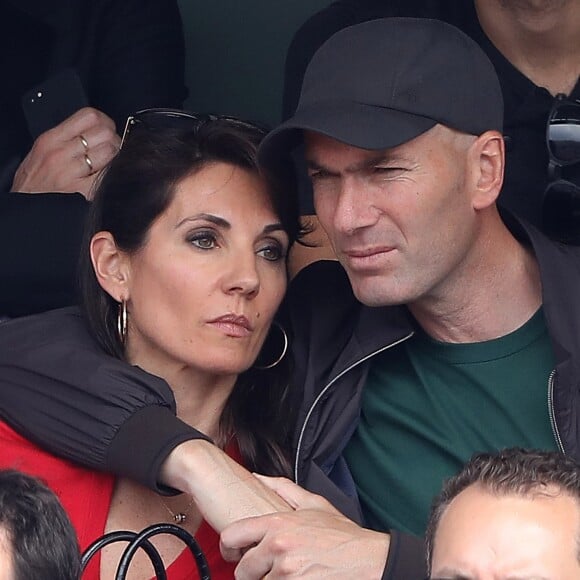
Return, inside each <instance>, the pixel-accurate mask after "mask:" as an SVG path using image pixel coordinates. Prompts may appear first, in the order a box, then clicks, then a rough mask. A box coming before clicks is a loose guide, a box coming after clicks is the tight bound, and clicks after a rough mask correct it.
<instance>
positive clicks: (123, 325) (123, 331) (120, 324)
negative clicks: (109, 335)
mask: <svg viewBox="0 0 580 580" xmlns="http://www.w3.org/2000/svg"><path fill="white" fill-rule="evenodd" d="M127 323H128V316H127V302H126V301H125V300H121V302H119V308H118V310H117V335H118V336H119V340H120V341H121V344H122V345H123V346H124V345H125V342H126V340H127Z"/></svg>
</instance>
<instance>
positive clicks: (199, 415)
mask: <svg viewBox="0 0 580 580" xmlns="http://www.w3.org/2000/svg"><path fill="white" fill-rule="evenodd" d="M127 358H128V362H130V363H131V364H133V365H137V366H139V367H140V368H142V369H143V370H144V371H146V372H148V373H151V374H152V375H155V376H157V377H160V378H162V379H164V380H165V382H166V383H167V384H168V385H169V386H170V388H171V390H172V391H173V396H174V398H175V403H176V409H177V416H178V417H179V418H180V419H181V420H182V421H183V422H185V423H187V424H188V425H190V426H191V427H194V428H195V429H197V430H198V431H201V432H202V433H204V434H205V435H207V436H208V437H210V438H212V439H214V440H217V437H218V435H219V424H220V418H221V415H222V411H223V409H224V407H225V404H226V402H227V399H228V397H229V396H230V393H231V392H232V390H233V388H234V385H235V382H236V380H237V375H217V374H210V373H206V372H200V371H199V370H198V369H194V368H192V367H188V366H185V365H181V364H178V363H176V362H175V361H167V360H166V359H164V360H163V361H156V360H154V358H153V357H150V356H138V355H135V356H131V353H130V348H129V349H128V354H127Z"/></svg>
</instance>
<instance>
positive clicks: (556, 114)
mask: <svg viewBox="0 0 580 580" xmlns="http://www.w3.org/2000/svg"><path fill="white" fill-rule="evenodd" d="M546 144H547V147H548V154H549V158H550V163H549V168H548V173H549V177H550V180H551V181H550V182H549V183H548V186H547V188H546V191H545V192H544V202H543V220H544V228H545V230H546V232H547V233H549V234H551V235H553V236H555V237H557V238H559V239H560V240H561V241H563V242H568V243H573V244H580V185H577V184H576V183H574V182H572V181H569V180H567V179H563V178H562V169H563V168H565V167H569V168H571V167H572V166H575V165H577V164H578V168H574V169H577V170H578V174H580V102H578V101H573V100H570V99H568V97H566V95H562V94H559V95H557V96H556V97H555V99H554V104H553V105H552V109H551V111H550V115H549V117H548V123H547V126H546Z"/></svg>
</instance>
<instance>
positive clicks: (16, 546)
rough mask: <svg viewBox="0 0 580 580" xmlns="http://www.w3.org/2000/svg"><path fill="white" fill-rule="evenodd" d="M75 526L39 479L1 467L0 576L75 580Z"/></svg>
mask: <svg viewBox="0 0 580 580" xmlns="http://www.w3.org/2000/svg"><path fill="white" fill-rule="evenodd" d="M80 569H81V557H80V552H79V547H78V542H77V538H76V535H75V531H74V528H73V527H72V525H71V523H70V520H69V518H68V516H67V515H66V512H65V511H64V509H63V507H62V505H61V504H60V502H59V501H58V498H57V497H56V495H55V494H54V493H53V492H52V491H51V490H50V489H49V488H48V487H46V485H45V484H44V483H42V482H41V481H40V480H38V479H36V478H34V477H30V476H28V475H25V474H24V473H20V472H18V471H14V470H10V469H6V470H0V579H1V580H79V578H80Z"/></svg>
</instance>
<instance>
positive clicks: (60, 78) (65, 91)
mask: <svg viewBox="0 0 580 580" xmlns="http://www.w3.org/2000/svg"><path fill="white" fill-rule="evenodd" d="M88 104H89V101H88V99H87V95H86V93H85V90H84V88H83V83H82V81H81V79H80V77H79V75H78V73H77V72H76V71H75V70H74V69H72V68H67V69H64V70H63V71H61V72H59V73H58V74H56V75H54V76H52V77H50V78H49V79H47V80H45V81H44V82H42V83H40V84H39V85H36V86H35V87H34V88H32V89H30V90H29V91H27V92H26V93H25V94H24V95H23V97H22V109H23V110H24V116H25V118H26V123H27V124H28V130H29V131H30V135H31V136H32V138H33V139H36V138H37V137H38V136H39V135H40V134H41V133H44V132H45V131H48V129H52V128H53V127H56V125H58V124H59V123H62V122H63V121H64V120H65V119H66V118H68V117H70V116H71V115H72V114H73V113H74V112H76V111H78V110H79V109H82V108H83V107H86V106H88Z"/></svg>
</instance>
